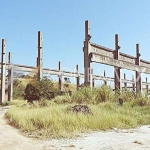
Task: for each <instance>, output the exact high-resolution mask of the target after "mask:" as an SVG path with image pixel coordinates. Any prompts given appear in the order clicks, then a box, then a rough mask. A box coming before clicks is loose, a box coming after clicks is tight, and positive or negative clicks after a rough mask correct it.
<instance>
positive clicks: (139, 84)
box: [136, 44, 142, 93]
mask: <svg viewBox="0 0 150 150" xmlns="http://www.w3.org/2000/svg"><path fill="white" fill-rule="evenodd" d="M136 65H137V66H140V49H139V44H136ZM141 91H142V80H141V73H140V71H139V70H138V71H136V92H137V93H139V92H141Z"/></svg>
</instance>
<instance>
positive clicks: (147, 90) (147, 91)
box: [146, 77, 149, 94]
mask: <svg viewBox="0 0 150 150" xmlns="http://www.w3.org/2000/svg"><path fill="white" fill-rule="evenodd" d="M146 93H147V94H148V93H149V89H148V82H147V77H146Z"/></svg>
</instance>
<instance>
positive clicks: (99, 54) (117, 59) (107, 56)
mask: <svg viewBox="0 0 150 150" xmlns="http://www.w3.org/2000/svg"><path fill="white" fill-rule="evenodd" d="M90 39H91V35H90V23H89V21H85V41H84V48H83V52H84V84H88V85H90V83H89V81H90V79H91V77H92V75H91V72H90V70H91V64H92V62H97V63H101V64H106V65H110V66H114V82H115V90H116V91H118V90H121V85H122V83H121V82H122V80H121V76H120V74H121V69H122V68H123V69H128V70H133V71H135V72H136V73H135V74H136V92H137V93H139V92H141V91H142V80H141V73H146V74H150V62H148V61H145V60H141V59H140V52H139V44H136V57H134V56H130V55H127V54H124V53H121V52H120V48H121V47H120V45H119V36H118V34H116V35H115V50H112V49H110V48H107V47H104V46H101V45H98V44H95V43H91V42H90ZM96 78H97V77H96ZM124 80H126V78H124ZM125 82H126V83H125V86H127V81H125ZM132 82H134V80H132ZM105 84H106V81H105ZM146 84H147V83H146ZM133 87H134V89H135V83H133ZM147 87H148V84H147Z"/></svg>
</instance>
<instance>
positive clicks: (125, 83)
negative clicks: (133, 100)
mask: <svg viewBox="0 0 150 150" xmlns="http://www.w3.org/2000/svg"><path fill="white" fill-rule="evenodd" d="M124 81H125V82H124V89H125V90H127V82H126V74H125V73H124Z"/></svg>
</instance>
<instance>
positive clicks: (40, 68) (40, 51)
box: [38, 31, 43, 80]
mask: <svg viewBox="0 0 150 150" xmlns="http://www.w3.org/2000/svg"><path fill="white" fill-rule="evenodd" d="M42 78H43V33H42V32H41V31H39V32H38V79H40V80H41V79H42Z"/></svg>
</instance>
